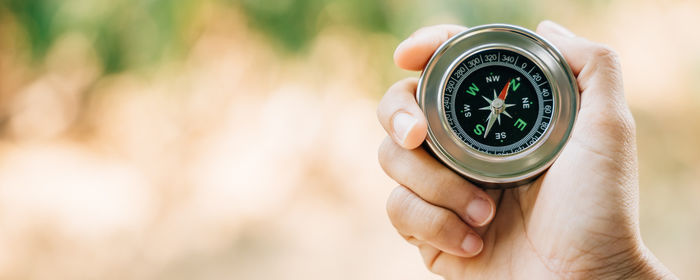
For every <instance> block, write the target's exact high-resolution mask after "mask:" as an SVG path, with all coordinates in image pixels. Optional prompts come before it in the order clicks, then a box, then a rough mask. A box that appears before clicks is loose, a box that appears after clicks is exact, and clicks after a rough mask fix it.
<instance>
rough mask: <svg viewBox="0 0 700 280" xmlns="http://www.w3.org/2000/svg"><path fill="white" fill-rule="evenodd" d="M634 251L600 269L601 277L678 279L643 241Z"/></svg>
mask: <svg viewBox="0 0 700 280" xmlns="http://www.w3.org/2000/svg"><path fill="white" fill-rule="evenodd" d="M639 243H640V245H639V246H636V248H635V249H634V250H633V253H632V254H630V255H629V256H627V257H626V258H624V259H619V260H618V261H615V262H612V263H610V264H609V265H608V266H607V267H606V268H604V269H601V270H599V271H598V273H596V274H598V277H597V278H599V279H678V278H677V277H676V276H675V275H673V273H671V271H670V270H668V268H666V267H665V266H664V265H663V264H662V263H661V262H660V261H659V260H658V259H657V258H656V256H654V254H653V253H652V252H651V251H650V250H649V249H648V248H647V247H646V246H645V245H644V244H642V243H641V242H639Z"/></svg>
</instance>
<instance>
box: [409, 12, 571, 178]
mask: <svg viewBox="0 0 700 280" xmlns="http://www.w3.org/2000/svg"><path fill="white" fill-rule="evenodd" d="M494 48H497V49H505V50H510V51H514V52H517V53H519V54H521V55H523V56H525V57H528V58H529V59H530V60H532V61H533V62H535V64H537V66H538V67H539V68H540V69H542V72H544V74H545V76H546V78H547V80H549V81H550V84H551V86H552V96H553V98H554V113H553V118H552V121H551V123H550V124H549V125H550V127H549V128H548V129H547V132H546V134H545V135H543V136H542V137H541V138H540V139H539V140H538V141H537V143H535V144H533V145H531V146H529V147H528V148H527V149H525V150H523V151H521V152H518V153H516V154H512V155H508V156H496V155H486V154H483V153H480V152H477V151H475V150H474V149H473V148H471V147H469V146H467V145H466V144H465V143H464V142H462V141H461V140H460V139H459V138H457V137H456V136H455V135H454V133H452V132H451V130H450V128H449V125H447V123H446V119H445V112H444V110H443V107H442V106H441V103H442V101H441V100H443V97H444V92H445V86H446V80H447V79H448V77H449V74H450V73H451V72H452V70H453V69H454V68H455V67H456V66H457V65H459V63H461V62H462V61H463V60H464V59H465V58H467V57H469V56H470V55H471V54H474V53H476V52H479V51H483V50H487V49H494ZM416 98H417V100H418V104H419V106H420V107H421V109H423V112H424V113H425V116H426V119H427V121H428V137H427V139H426V144H427V146H428V148H429V149H430V151H431V152H432V153H433V155H434V156H435V157H437V158H438V159H440V160H441V161H442V162H443V163H444V164H445V165H447V166H448V167H449V168H451V169H452V170H454V171H455V172H457V173H458V174H460V175H462V176H463V177H466V178H467V179H469V180H471V181H474V182H475V183H478V184H479V185H481V186H482V187H484V188H497V189H502V188H509V187H515V186H519V185H522V184H525V183H527V182H530V181H532V180H534V179H535V178H537V176H538V175H540V174H541V173H542V172H544V171H545V170H546V169H547V168H549V167H550V166H551V165H552V163H553V162H554V160H555V159H556V158H557V156H558V155H559V153H560V152H561V150H562V149H563V147H564V146H565V144H566V142H568V139H569V138H570V136H571V132H572V130H573V125H574V123H575V120H576V117H577V114H578V108H579V106H580V97H579V90H578V85H577V82H576V78H575V76H574V75H573V73H572V71H571V69H570V67H569V65H568V64H567V63H566V60H565V59H564V57H563V56H562V54H561V53H560V52H559V51H558V50H557V49H556V48H555V47H554V46H553V45H552V44H551V43H549V42H547V41H546V40H545V39H544V38H542V37H540V36H539V35H537V34H535V33H534V32H532V31H530V30H527V29H525V28H522V27H519V26H514V25H508V24H489V25H481V26H477V27H472V28H469V29H468V30H466V31H464V32H462V33H460V34H457V35H455V36H454V37H452V38H450V39H449V40H447V41H446V42H445V43H443V44H442V45H441V46H440V47H439V48H438V49H437V50H436V51H435V53H434V54H433V56H432V57H431V59H430V60H429V62H428V64H427V65H426V67H425V69H424V70H423V72H422V73H421V77H420V80H419V82H418V89H417V92H416Z"/></svg>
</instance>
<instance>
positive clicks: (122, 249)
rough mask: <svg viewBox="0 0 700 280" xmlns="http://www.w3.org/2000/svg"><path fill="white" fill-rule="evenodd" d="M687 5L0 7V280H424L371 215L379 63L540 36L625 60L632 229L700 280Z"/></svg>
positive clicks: (381, 185)
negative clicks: (430, 40) (418, 49)
mask: <svg viewBox="0 0 700 280" xmlns="http://www.w3.org/2000/svg"><path fill="white" fill-rule="evenodd" d="M699 15H700V2H698V1H650V0H620V1H609V0H596V1H583V0H565V1H560V0H542V1H534V0H527V1H516V0H506V1H487V0H471V1H455V0H442V1H418V0H409V1H398V0H390V1H372V0H239V1H236V0H178V1H176V0H148V1H141V0H112V1H107V0H102V1H100V0H92V1H89V0H2V1H1V2H0V279H435V278H437V277H436V276H434V275H431V274H430V273H429V272H428V271H427V270H426V269H425V268H424V266H423V263H422V260H421V258H420V256H419V254H418V251H417V250H416V249H415V248H413V247H412V246H411V245H408V244H407V243H405V242H404V241H403V240H402V239H401V238H400V237H399V236H398V235H397V234H396V233H395V231H394V229H393V228H392V226H391V225H390V223H389V221H388V218H386V215H385V210H384V201H385V199H386V197H387V195H388V193H389V192H390V191H391V189H392V188H393V187H394V185H395V183H393V182H392V181H391V180H390V179H389V178H387V177H386V176H385V175H384V174H383V172H382V170H381V169H380V167H379V165H378V163H377V161H376V149H377V147H378V144H379V143H380V141H381V140H382V139H383V136H384V133H383V131H382V129H381V128H380V126H379V124H378V123H377V121H376V120H375V108H376V105H377V103H378V100H379V98H380V97H381V96H382V94H383V93H384V91H385V89H386V88H388V87H389V86H390V85H391V84H392V83H393V82H394V81H396V80H398V79H400V78H403V77H409V76H417V75H418V73H415V72H408V71H402V70H399V69H397V67H395V66H394V65H393V62H392V54H393V50H394V47H395V46H396V45H397V44H398V43H399V42H400V41H401V40H402V39H403V38H405V37H407V36H408V35H409V34H410V33H411V32H412V31H414V30H415V29H417V28H419V27H421V26H424V25H429V24H437V23H457V24H463V25H477V24H485V23H493V22H505V23H512V24H518V25H522V26H525V27H528V28H530V29H534V28H535V27H536V24H537V23H538V22H539V21H541V20H543V19H551V20H554V21H557V22H560V23H562V24H563V25H565V26H568V27H569V28H570V29H572V30H573V31H574V32H576V33H578V34H580V35H582V36H586V37H589V38H590V39H592V40H596V41H600V42H604V43H606V44H608V45H610V46H612V47H614V48H615V49H617V50H618V51H619V53H620V54H621V57H622V64H623V69H624V79H625V88H626V94H627V99H628V100H629V104H630V106H631V107H632V111H633V113H634V116H635V118H636V120H637V125H638V126H637V129H638V144H639V157H640V173H641V176H640V187H641V207H640V208H641V227H642V233H643V238H644V240H645V242H646V244H647V245H648V246H649V247H650V248H651V249H652V251H653V252H655V254H656V255H657V256H658V258H659V259H661V261H662V262H664V263H665V264H666V265H667V266H668V267H669V268H670V269H671V270H672V271H674V272H675V273H676V274H677V275H678V276H681V277H682V278H694V277H698V276H699V275H700V267H699V266H698V265H697V258H696V256H695V253H696V252H698V251H700V238H697V237H698V236H700V215H699V213H700V203H697V202H696V201H697V200H698V199H700V183H698V181H697V179H698V175H697V174H700V145H699V144H698V143H700V141H698V140H700V125H699V124H698V123H699V121H700V113H699V112H698V110H699V109H700V83H698V82H697V81H698V76H700V51H698V50H700V36H697V30H695V29H694V27H695V26H700V16H699Z"/></svg>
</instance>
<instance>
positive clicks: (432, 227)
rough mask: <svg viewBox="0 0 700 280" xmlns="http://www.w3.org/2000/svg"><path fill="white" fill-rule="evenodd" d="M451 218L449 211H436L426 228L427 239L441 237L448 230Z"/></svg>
mask: <svg viewBox="0 0 700 280" xmlns="http://www.w3.org/2000/svg"><path fill="white" fill-rule="evenodd" d="M451 218H452V217H451V216H450V213H449V212H447V211H437V212H435V213H434V215H433V216H432V217H430V219H431V221H430V223H429V224H428V227H427V228H426V232H425V240H435V239H439V238H440V237H441V236H442V235H443V234H444V233H445V232H446V231H447V229H448V227H449V224H450V219H451Z"/></svg>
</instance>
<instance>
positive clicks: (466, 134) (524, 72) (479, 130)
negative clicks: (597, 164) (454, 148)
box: [442, 49, 554, 156]
mask: <svg viewBox="0 0 700 280" xmlns="http://www.w3.org/2000/svg"><path fill="white" fill-rule="evenodd" d="M551 93H552V88H551V85H550V81H548V80H547V77H546V75H545V74H544V72H543V71H542V69H540V67H539V66H538V65H537V64H535V63H534V62H533V61H532V60H530V59H529V58H527V57H526V56H524V55H522V54H520V53H517V52H514V51H510V50H506V49H488V50H482V51H478V52H475V53H473V54H471V55H468V56H467V57H465V58H464V59H463V60H462V61H461V62H460V63H459V64H457V65H456V66H455V67H454V69H452V71H451V73H450V74H449V78H448V79H447V81H446V83H445V88H444V94H443V100H442V104H443V109H444V110H443V112H444V114H445V119H446V120H447V124H448V126H449V127H450V128H451V130H452V133H454V134H455V136H456V137H457V138H459V139H460V140H461V141H462V142H463V143H464V144H466V145H468V146H469V147H471V148H473V149H474V150H476V151H478V152H480V153H484V154H487V155H497V156H507V155H512V154H516V153H519V152H522V151H524V150H527V149H528V148H530V147H533V146H534V145H535V144H536V143H538V141H539V140H540V139H541V138H542V137H543V135H545V134H546V132H547V129H548V127H549V126H550V123H551V120H552V114H553V112H554V102H553V100H552V94H551Z"/></svg>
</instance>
